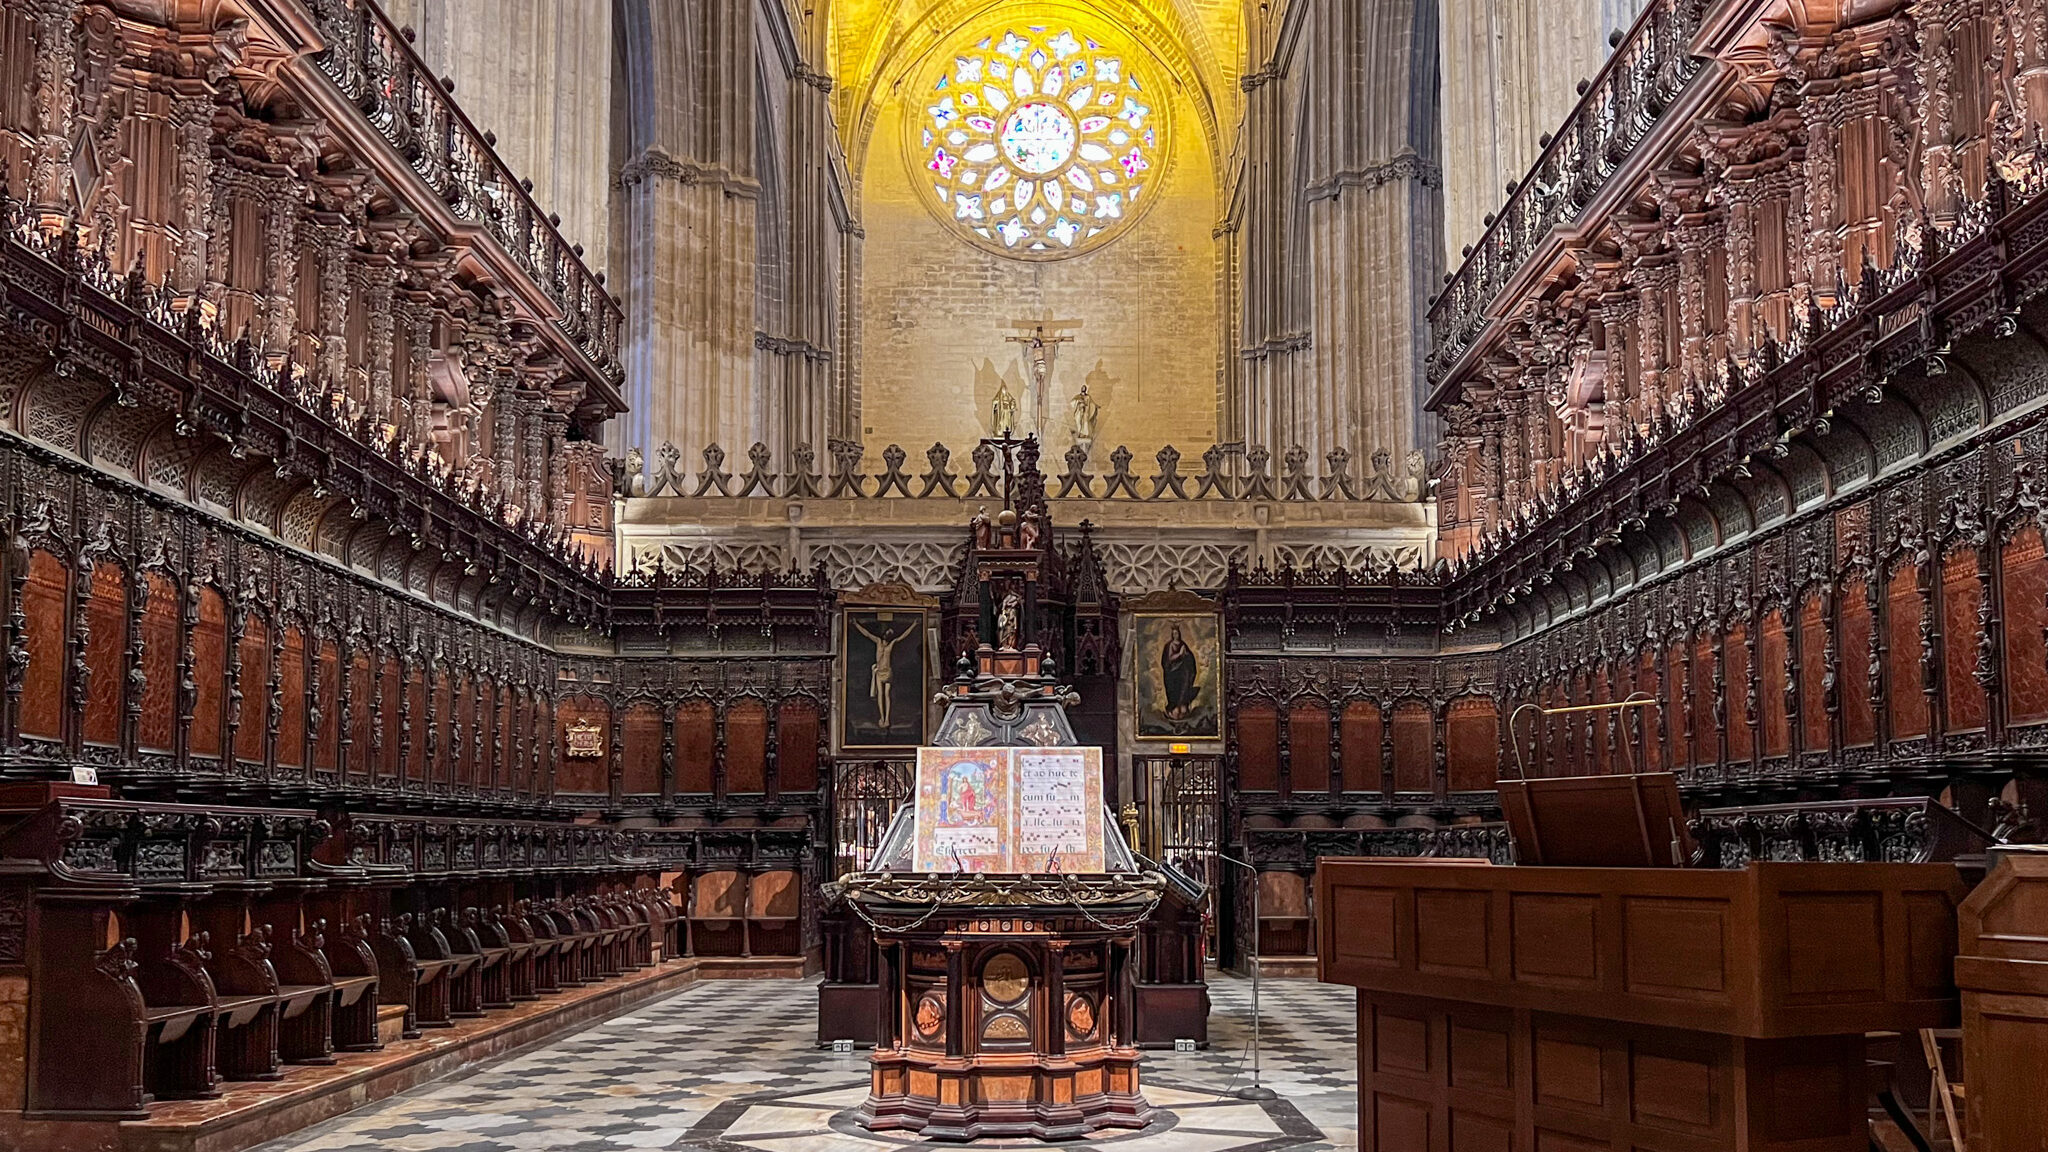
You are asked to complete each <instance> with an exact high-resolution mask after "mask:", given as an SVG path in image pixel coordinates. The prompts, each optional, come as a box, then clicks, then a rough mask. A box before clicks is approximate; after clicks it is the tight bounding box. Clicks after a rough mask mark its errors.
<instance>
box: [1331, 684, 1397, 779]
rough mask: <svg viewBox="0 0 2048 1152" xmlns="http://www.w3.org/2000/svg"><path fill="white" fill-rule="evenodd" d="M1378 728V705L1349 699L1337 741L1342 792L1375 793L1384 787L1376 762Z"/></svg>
mask: <svg viewBox="0 0 2048 1152" xmlns="http://www.w3.org/2000/svg"><path fill="white" fill-rule="evenodd" d="M1380 729H1381V725H1380V706H1379V705H1378V704H1376V703H1374V702H1372V701H1370V700H1353V701H1352V702H1351V703H1349V704H1346V705H1345V706H1344V715H1343V717H1342V719H1340V720H1339V721H1338V724H1337V741H1338V744H1339V746H1340V747H1339V755H1340V758H1341V760H1342V765H1343V766H1342V771H1343V774H1344V790H1345V791H1346V792H1378V791H1379V790H1380V789H1381V788H1383V787H1385V786H1386V785H1385V772H1384V771H1383V767H1384V766H1383V765H1382V764H1381V763H1380Z"/></svg>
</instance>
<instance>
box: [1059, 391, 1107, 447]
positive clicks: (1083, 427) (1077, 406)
mask: <svg viewBox="0 0 2048 1152" xmlns="http://www.w3.org/2000/svg"><path fill="white" fill-rule="evenodd" d="M1101 415H1102V405H1100V404H1097V403H1096V402H1095V401H1094V400H1092V399H1090V398H1089V396H1088V386H1087V385H1086V384H1083V385H1081V390H1080V391H1079V392H1076V393H1074V398H1073V399H1072V400H1070V401H1068V403H1067V431H1068V433H1069V434H1070V435H1071V436H1072V437H1073V440H1074V444H1075V446H1076V447H1078V448H1080V449H1081V451H1082V452H1083V453H1087V452H1090V451H1093V450H1094V447H1095V422H1096V418H1097V417H1099V416H1101Z"/></svg>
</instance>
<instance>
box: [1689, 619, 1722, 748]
mask: <svg viewBox="0 0 2048 1152" xmlns="http://www.w3.org/2000/svg"><path fill="white" fill-rule="evenodd" d="M1717 675H1718V671H1717V669H1716V668H1715V667H1714V641H1713V638H1712V637H1708V636H1702V637H1700V638H1699V639H1697V640H1695V641H1693V645H1692V762H1693V766H1694V767H1696V768H1703V767H1706V766H1708V765H1711V764H1718V763H1720V761H1721V734H1720V729H1719V728H1718V727H1717V726H1716V725H1717V724H1718V720H1717V718H1716V717H1715V716H1714V681H1715V679H1716V677H1717Z"/></svg>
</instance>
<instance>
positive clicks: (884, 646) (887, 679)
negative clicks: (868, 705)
mask: <svg viewBox="0 0 2048 1152" xmlns="http://www.w3.org/2000/svg"><path fill="white" fill-rule="evenodd" d="M853 626H854V628H855V630H857V631H858V632H859V633H860V634H861V635H863V636H865V637H867V638H868V640H869V642H870V643H872V644H874V646H875V663H874V666H873V667H872V668H870V669H868V698H869V699H871V700H873V701H874V702H875V720H876V722H877V723H879V724H880V725H881V726H882V728H883V729H884V730H887V729H888V727H889V685H890V683H891V681H893V680H894V679H895V668H894V667H893V663H894V662H893V661H891V660H890V658H889V654H890V653H891V652H894V651H895V650H896V645H897V644H898V643H899V642H901V641H902V639H903V638H904V637H905V636H908V635H910V633H911V631H912V629H910V628H905V629H903V630H902V631H901V632H898V633H896V634H895V635H893V636H877V635H875V634H874V633H873V632H870V631H868V628H867V625H865V624H862V623H861V622H860V621H858V620H855V621H854V622H853Z"/></svg>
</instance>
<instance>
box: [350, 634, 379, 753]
mask: <svg viewBox="0 0 2048 1152" xmlns="http://www.w3.org/2000/svg"><path fill="white" fill-rule="evenodd" d="M376 686H377V673H376V670H375V668H374V667H373V665H372V664H371V661H370V654H369V653H368V652H366V651H362V650H358V651H357V652H356V654H355V656H354V657H353V658H352V659H351V660H350V661H349V673H348V694H349V700H348V713H349V714H348V774H349V776H351V777H359V778H368V777H369V776H370V774H371V770H372V768H373V767H374V764H375V762H374V761H373V760H372V758H371V756H370V736H371V732H372V728H371V718H372V716H373V715H374V713H373V710H372V708H371V702H372V700H373V699H374V697H375V692H376Z"/></svg>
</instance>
